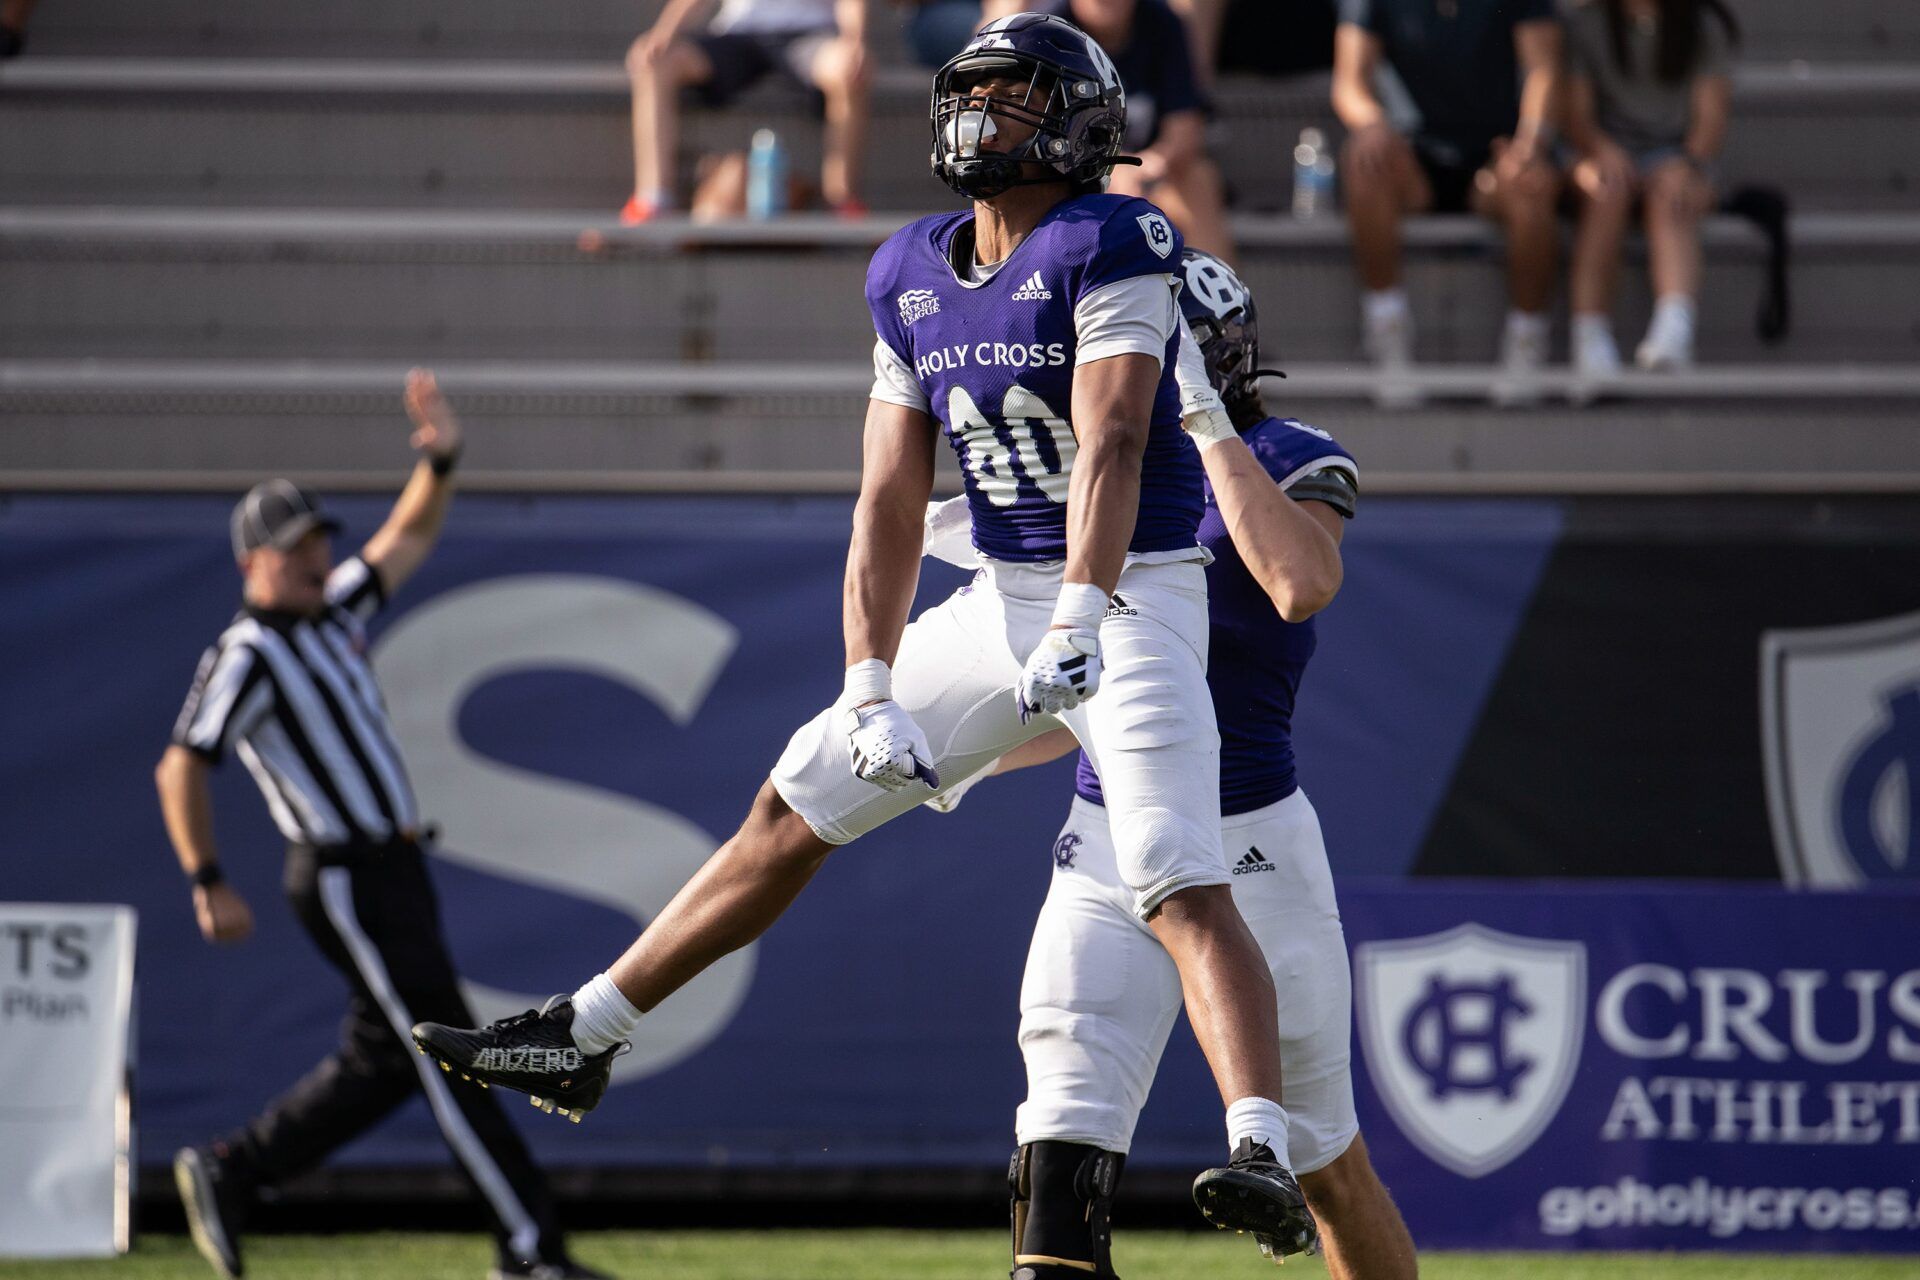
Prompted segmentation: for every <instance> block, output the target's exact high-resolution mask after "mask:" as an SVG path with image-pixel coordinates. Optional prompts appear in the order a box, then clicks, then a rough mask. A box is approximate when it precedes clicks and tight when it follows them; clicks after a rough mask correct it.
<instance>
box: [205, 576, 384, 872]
mask: <svg viewBox="0 0 1920 1280" xmlns="http://www.w3.org/2000/svg"><path fill="white" fill-rule="evenodd" d="M326 596H327V606H326V608H325V609H323V610H322V611H321V612H320V613H319V614H317V615H314V616H312V617H304V616H299V615H295V614H290V613H279V612H275V611H273V610H267V609H256V608H253V607H252V606H248V607H247V608H246V609H244V610H242V611H241V613H240V614H239V615H238V616H237V617H235V618H234V620H233V623H232V625H231V626H229V627H228V628H227V629H226V630H225V631H224V632H222V633H221V636H220V639H219V640H217V641H215V642H214V645H213V647H212V648H210V649H208V650H207V652H206V656H204V657H203V658H201V660H200V669H199V671H198V672H197V673H196V674H195V676H194V680H193V689H192V691H191V692H190V693H188V695H187V702H186V706H184V707H182V708H181V711H180V719H179V720H178V721H177V722H176V723H175V725H174V729H173V741H174V742H175V743H177V744H179V745H180V746H183V747H185V748H187V749H188V750H189V751H192V752H194V753H195V754H197V755H199V756H200V757H201V758H202V759H204V760H207V761H209V762H211V763H214V764H218V763H219V762H220V761H221V760H222V759H224V758H225V756H226V753H227V751H228V750H229V749H232V750H234V751H237V752H238V753H239V756H240V759H241V760H242V761H243V762H244V763H245V764H246V766H247V770H248V771H249V772H250V773H252V774H253V777H254V781H256V782H258V783H259V784H260V791H261V793H262V794H263V795H265V796H266V798H267V807H268V808H269V809H271V810H272V811H273V820H274V822H275V823H276V824H278V825H279V827H280V830H281V832H282V834H284V835H285V836H286V837H287V839H289V840H292V841H296V842H298V843H302V844H311V845H346V844H362V843H372V844H379V843H384V842H385V841H387V840H390V839H392V838H394V837H395V836H396V835H400V834H403V833H404V834H411V833H412V832H414V831H415V830H417V829H418V827H419V825H420V815H419V809H418V806H417V805H416V803H415V801H414V797H413V786H412V784H411V783H409V782H408V781H407V770H406V765H405V764H403V763H402V762H401V759H400V748H399V745H398V744H397V743H396V742H395V741H394V736H393V725H392V723H391V722H390V721H389V720H388V718H387V708H386V703H385V701H384V700H383V699H382V698H381V696H380V690H379V687H378V686H376V685H375V684H374V681H373V672H372V671H371V670H370V669H369V668H368V666H367V662H366V648H367V633H366V623H367V621H368V620H369V619H371V618H372V617H373V615H374V614H375V613H377V612H378V611H379V610H380V607H381V606H382V605H384V604H385V603H386V591H385V589H384V587H383V586H382V585H381V582H380V576H379V575H378V574H377V573H375V572H374V571H373V569H372V568H371V567H370V566H369V565H368V564H367V562H366V561H365V560H362V559H360V558H359V557H358V556H355V557H353V558H351V559H349V560H346V561H344V562H342V563H341V564H340V565H339V566H338V567H337V568H335V569H334V571H333V573H332V575H331V576H330V577H329V578H328V579H327V591H326Z"/></svg>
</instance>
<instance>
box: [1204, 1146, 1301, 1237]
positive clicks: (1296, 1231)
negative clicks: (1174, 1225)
mask: <svg viewBox="0 0 1920 1280" xmlns="http://www.w3.org/2000/svg"><path fill="white" fill-rule="evenodd" d="M1193 1202H1194V1204H1196V1205H1198V1206H1199V1208H1200V1214H1201V1216H1202V1217H1204V1218H1206V1220H1207V1221H1208V1222H1211V1223H1212V1224H1213V1225H1214V1226H1216V1227H1219V1228H1220V1229H1221V1230H1222V1231H1226V1230H1229V1229H1230V1230H1233V1231H1241V1232H1250V1233H1252V1235H1253V1238H1254V1241H1255V1242H1256V1243H1257V1244H1259V1246H1260V1252H1262V1253H1264V1254H1266V1255H1267V1256H1268V1257H1269V1258H1272V1259H1273V1260H1274V1261H1275V1262H1281V1261H1284V1260H1285V1259H1286V1258H1287V1257H1288V1255H1290V1254H1295V1253H1311V1252H1313V1249H1314V1247H1315V1246H1316V1245H1317V1244H1319V1242H1320V1230H1319V1228H1318V1227H1316V1226H1315V1225H1314V1222H1313V1214H1312V1213H1310V1212H1308V1210H1307V1198H1306V1196H1304V1195H1302V1194H1301V1192H1300V1184H1299V1183H1298V1182H1296V1181H1295V1180H1294V1177H1293V1170H1291V1169H1289V1168H1287V1167H1286V1166H1285V1165H1283V1164H1281V1163H1280V1162H1279V1161H1278V1160H1276V1159H1274V1156H1273V1150H1272V1148H1270V1147H1268V1146H1267V1145H1266V1144H1265V1143H1256V1142H1255V1141H1254V1140H1253V1139H1251V1138H1242V1139H1240V1145H1239V1146H1237V1147H1235V1148H1234V1149H1233V1158H1232V1159H1231V1160H1229V1161H1228V1162H1227V1167H1226V1168H1224V1169H1209V1170H1207V1171H1206V1172H1205V1173H1203V1174H1201V1175H1200V1176H1199V1177H1197V1178H1195V1179H1194V1180H1193Z"/></svg>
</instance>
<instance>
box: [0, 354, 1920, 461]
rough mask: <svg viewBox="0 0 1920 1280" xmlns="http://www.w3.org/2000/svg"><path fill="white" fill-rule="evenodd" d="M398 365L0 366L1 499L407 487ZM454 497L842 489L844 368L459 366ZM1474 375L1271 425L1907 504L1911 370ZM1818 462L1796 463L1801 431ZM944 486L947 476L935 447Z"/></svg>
mask: <svg viewBox="0 0 1920 1280" xmlns="http://www.w3.org/2000/svg"><path fill="white" fill-rule="evenodd" d="M405 368H406V366H405V365H404V364H401V363H399V362H394V361H372V362H324V361H298V362H234V361H226V362H208V361H177V362H170V361H33V360H25V361H21V360H13V361H0V420H3V421H4V422H5V424H6V426H5V428H4V429H3V430H0V490H4V489H13V490H21V489H36V488H96V489H97V488H112V487H119V486H129V487H139V488H156V487H159V488H166V487H191V488H238V487H244V485H246V484H249V483H251V482H252V480H254V479H257V478H258V477H259V476H260V475H261V474H264V473H274V472H280V473H294V474H297V475H301V476H304V477H309V478H313V479H315V480H316V482H319V483H324V484H326V485H327V486H329V487H334V488H341V487H363V486H372V487H381V486H391V484H392V483H393V478H394V476H395V475H397V474H399V473H400V472H401V471H402V470H403V469H404V467H405V465H406V461H407V450H406V445H405V436H406V428H405V425H404V418H403V417H402V415H401V413H400V410H399V387H400V385H401V380H402V378H403V376H404V373H405ZM436 368H437V372H438V374H439V377H440V381H441V383H442V385H443V386H445V387H446V388H447V391H448V393H449V395H450V396H451V397H452V398H453V400H454V402H455V403H456V405H457V406H458V408H459V410H460V412H461V415H462V418H463V420H464V421H465V422H466V423H467V424H468V435H469V439H470V445H469V449H468V453H467V458H466V463H465V466H464V467H463V470H462V482H463V484H466V485H468V486H470V487H482V488H505V489H518V490H527V489H613V490H633V491H661V490H690V489H691V490H698V489H709V490H724V489H758V488H763V489H773V490H809V489H846V488H850V487H852V485H853V483H854V478H855V473H856V472H857V470H858V467H859V436H860V429H859V423H860V418H861V414H862V412H863V410H864V405H865V391H866V385H867V372H866V369H865V367H864V366H863V365H862V364H860V363H859V362H850V361H841V362H836V363H817V364H816V363H792V362H789V363H767V362H760V361H753V362H745V363H737V364H706V365H689V364H657V363H655V364H649V363H617V364H615V363H601V362H583V361H548V362H542V361H485V362H474V361H453V362H443V363H441V364H439V365H437V366H436ZM1497 379H1498V373H1497V371H1496V370H1495V369H1493V368H1492V367H1490V366H1478V367H1461V368H1453V369H1439V370H1433V369H1430V370H1423V371H1421V372H1420V374H1419V380H1420V382H1421V385H1422V386H1423V388H1424V389H1425V390H1426V391H1427V392H1428V394H1429V395H1431V396H1432V397H1433V400H1432V402H1431V403H1430V404H1429V405H1428V406H1427V407H1426V408H1424V409H1420V410H1417V411H1404V410H1403V411H1398V412H1392V413H1389V412H1385V411H1382V410H1379V409H1376V408H1373V407H1372V405H1371V403H1370V401H1369V399H1368V397H1369V396H1370V393H1371V390H1372V379H1371V377H1370V375H1369V374H1368V373H1367V372H1366V371H1364V370H1358V369H1354V368H1351V367H1345V366H1332V367H1329V366H1318V365H1298V366H1296V367H1295V368H1294V370H1293V373H1292V374H1291V376H1290V377H1289V378H1288V379H1287V381H1286V382H1284V383H1279V382H1273V381H1270V382H1269V383H1268V384H1267V394H1268V399H1269V403H1270V405H1272V406H1273V407H1274V408H1275V409H1276V410H1280V411H1284V412H1289V413H1293V414H1296V415H1298V416H1300V417H1302V418H1304V419H1306V420H1308V421H1311V422H1315V423H1318V424H1320V425H1322V426H1324V427H1326V428H1328V429H1329V430H1331V431H1333V432H1334V433H1335V434H1337V435H1338V436H1339V437H1340V439H1341V441H1342V443H1343V444H1346V445H1347V446H1348V447H1349V448H1351V449H1353V450H1354V452H1355V454H1356V456H1357V457H1358V458H1359V459H1360V461H1361V465H1362V467H1363V469H1364V476H1365V487H1366V488H1367V490H1368V491H1369V492H1391V491H1396V490H1397V491H1416V492H1526V491H1541V492H1582V491H1604V492H1616V491H1617V492H1642V493H1660V492H1685V491H1698V490H1752V491H1829V490H1831V491H1883V492H1884V491H1911V490H1912V489H1913V487H1914V486H1915V485H1916V484H1920V426H1916V425H1915V412H1914V411H1915V409H1916V407H1920V372H1916V370H1914V369H1913V368H1911V367H1909V368H1903V369H1886V368H1869V367H1853V368H1848V367H1842V366H1835V367H1822V368H1814V369H1793V368H1782V367H1779V366H1754V367H1726V368H1716V369H1702V370H1697V371H1694V372H1691V373H1686V374H1675V375H1667V376H1659V377H1653V376H1629V377H1626V378H1623V379H1621V380H1620V382H1619V383H1618V384H1617V385H1616V386H1615V387H1613V388H1612V399H1610V400H1609V401H1607V402H1604V403H1601V404H1597V405H1593V406H1590V407H1587V408H1575V407H1571V406H1569V405H1568V404H1567V403H1566V400H1565V394H1566V392H1567V391H1569V390H1570V389H1571V388H1570V384H1569V382H1568V380H1567V378H1566V377H1565V375H1564V373H1555V374H1551V375H1549V377H1548V378H1547V379H1545V383H1546V386H1547V389H1548V391H1549V392H1550V393H1551V398H1550V399H1548V400H1547V401H1545V402H1544V403H1542V404H1541V405H1540V406H1538V407H1536V408H1532V409H1528V410H1525V411H1502V410H1494V409H1490V408H1489V407H1488V406H1487V404H1486V397H1487V395H1488V393H1489V391H1490V390H1491V388H1492V387H1493V385H1494V383H1495V382H1496V380H1497ZM1810 419H1812V420H1815V421H1817V423H1818V440H1819V445H1818V448H1809V447H1808V438H1809V432H1808V424H1809V420H1810ZM941 485H942V487H943V488H948V489H951V488H953V487H955V486H956V485H957V476H956V474H955V473H954V471H953V467H952V463H951V460H950V459H949V458H948V457H946V456H945V451H942V460H941Z"/></svg>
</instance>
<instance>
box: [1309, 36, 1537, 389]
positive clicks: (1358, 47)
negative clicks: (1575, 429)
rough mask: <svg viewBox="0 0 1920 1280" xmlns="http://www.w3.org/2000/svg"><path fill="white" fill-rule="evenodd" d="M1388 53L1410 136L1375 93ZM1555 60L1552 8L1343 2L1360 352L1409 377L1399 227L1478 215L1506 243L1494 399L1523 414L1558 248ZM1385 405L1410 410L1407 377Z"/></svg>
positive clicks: (1338, 63) (1391, 381)
mask: <svg viewBox="0 0 1920 1280" xmlns="http://www.w3.org/2000/svg"><path fill="white" fill-rule="evenodd" d="M1383 54H1384V57H1385V60H1386V62H1387V64H1388V65H1389V66H1391V67H1392V69H1393V70H1394V71H1395V72H1396V73H1397V74H1398V76H1399V79H1400V81H1401V83H1402V84H1403V85H1404V86H1405V88H1406V91H1407V94H1408V96H1409V97H1411V99H1412V101H1413V105H1414V106H1415V107H1416V108H1417V109H1418V111H1419V113H1420V123H1419V125H1418V127H1417V128H1416V129H1415V130H1414V132H1413V133H1412V135H1411V136H1410V137H1408V136H1403V135H1402V134H1401V133H1400V131H1399V130H1398V129H1396V128H1395V126H1394V125H1393V123H1392V122H1391V121H1390V120H1389V118H1388V112H1387V109H1386V107H1385V106H1383V105H1382V103H1381V100H1380V96H1379V94H1378V93H1377V92H1376V90H1375V87H1374V83H1373V77H1374V74H1375V71H1376V70H1377V68H1378V66H1379V63H1380V61H1381V58H1382V56H1383ZM1559 61H1560V26H1559V23H1558V22H1557V21H1556V20H1555V18H1554V11H1553V0H1341V9H1340V26H1339V28H1338V30H1337V31H1336V32H1335V36H1334V60H1333V108H1334V111H1335V112H1336V113H1337V114H1338V115H1339V117H1340V119H1341V121H1342V123H1344V124H1345V125H1346V127H1347V130H1348V138H1347V142H1346V147H1345V150H1344V153H1343V156H1342V168H1343V170H1344V173H1345V182H1346V205H1347V219H1348V222H1349V223H1350V224H1351V226H1352V229H1353V248H1354V257H1355V259H1356V261H1357V265H1358V267H1359V271H1360V280H1361V284H1362V285H1363V286H1364V288H1365V289H1366V296H1365V298H1364V300H1363V329H1364V333H1365V338H1366V345H1367V350H1368V353H1369V354H1370V355H1371V356H1372V357H1373V359H1374V360H1375V362H1376V363H1378V364H1379V365H1380V366H1381V367H1382V370H1383V371H1385V372H1387V373H1389V375H1391V374H1393V373H1396V372H1398V373H1401V374H1404V372H1405V369H1406V366H1407V365H1408V364H1410V363H1411V361H1412V358H1413V355H1412V353H1413V325H1412V317H1411V315H1410V314H1409V312H1408V308H1407V296H1406V292H1405V291H1404V290H1403V289H1402V287H1401V284H1400V220H1401V219H1402V218H1403V217H1405V216H1406V215H1407V214H1409V213H1418V212H1422V211H1425V210H1429V209H1432V210H1442V211H1459V210H1463V209H1472V210H1473V211H1475V212H1477V213H1479V214H1481V215H1483V216H1485V217H1488V218H1491V219H1493V220H1494V221H1496V222H1498V223H1499V224H1500V225H1501V226H1502V227H1503V228H1504V230H1505V232H1506V239H1507V290H1508V296H1509V298H1510V300H1511V309H1510V310H1509V311H1508V313H1507V324H1506V333H1505V337H1504V338H1503V340H1502V343H1501V362H1502V364H1503V365H1504V366H1505V372H1504V375H1503V378H1502V380H1501V381H1500V382H1499V383H1497V384H1496V387H1495V395H1496V398H1498V399H1499V400H1501V401H1502V402H1503V403H1508V404H1523V403H1527V402H1529V401H1530V400H1532V399H1534V398H1535V397H1536V396H1537V394H1538V392H1537V388H1536V387H1535V385H1534V378H1533V375H1534V374H1535V373H1536V372H1537V371H1538V370H1539V368H1540V367H1541V366H1542V365H1543V364H1544V363H1545V360H1546V351H1547V304H1548V302H1549V301H1550V299H1551V298H1552V296H1553V279H1554V257H1555V251H1556V247H1557V242H1558V238H1559V228H1558V227H1557V226H1556V225H1555V222H1554V204H1555V201H1556V199H1557V198H1558V194H1559V190H1560V176H1559V173H1558V171H1557V170H1555V168H1554V166H1553V162H1552V159H1551V157H1550V155H1549V152H1550V149H1551V147H1552V143H1553V136H1552V135H1553V130H1552V127H1551V116H1552V112H1553V109H1554V102H1555V95H1556V93H1557V84H1556V82H1557V80H1558V77H1559ZM1518 69H1524V72H1525V81H1524V83H1523V84H1522V83H1518V81H1519V80H1520V76H1519V74H1518ZM1381 398H1382V399H1383V401H1385V402H1387V403H1402V404H1404V403H1407V402H1409V401H1411V400H1412V399H1413V398H1414V397H1413V395H1412V392H1411V389H1410V388H1409V387H1408V386H1407V384H1406V382H1405V380H1404V378H1394V377H1391V376H1389V377H1388V378H1386V379H1384V380H1383V382H1382V384H1381Z"/></svg>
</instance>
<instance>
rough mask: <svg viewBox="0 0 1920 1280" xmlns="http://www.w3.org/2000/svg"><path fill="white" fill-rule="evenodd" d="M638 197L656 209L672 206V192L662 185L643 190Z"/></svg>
mask: <svg viewBox="0 0 1920 1280" xmlns="http://www.w3.org/2000/svg"><path fill="white" fill-rule="evenodd" d="M640 199H641V200H642V201H644V202H645V203H647V204H650V205H652V206H653V207H654V208H656V209H661V210H666V209H671V208H673V192H671V191H668V190H666V189H665V188H664V187H657V188H655V189H654V190H652V191H643V192H641V193H640Z"/></svg>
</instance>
